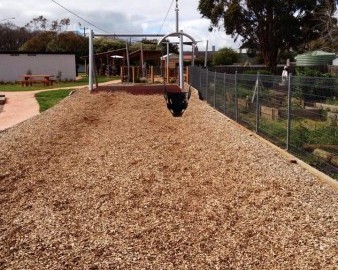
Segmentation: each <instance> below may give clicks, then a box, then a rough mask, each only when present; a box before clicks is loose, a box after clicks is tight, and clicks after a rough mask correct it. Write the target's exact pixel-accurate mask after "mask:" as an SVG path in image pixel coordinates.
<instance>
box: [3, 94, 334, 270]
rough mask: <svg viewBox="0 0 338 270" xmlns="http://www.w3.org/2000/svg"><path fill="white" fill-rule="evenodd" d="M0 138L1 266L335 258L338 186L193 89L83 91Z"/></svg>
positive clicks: (238, 264)
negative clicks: (181, 103) (170, 92)
mask: <svg viewBox="0 0 338 270" xmlns="http://www.w3.org/2000/svg"><path fill="white" fill-rule="evenodd" d="M0 142H1V144H0V145H1V147H0V164H1V166H0V206H1V208H0V213H1V216H0V243H1V245H0V269H338V267H337V265H338V203H337V198H338V197H337V195H338V191H337V189H334V188H333V187H332V186H328V185H326V184H325V183H323V182H322V181H320V180H319V179H317V178H316V177H315V176H313V175H311V174H310V173H309V172H307V171H306V170H305V169H303V168H302V167H300V166H299V165H298V164H294V163H291V162H289V161H288V160H287V159H286V158H284V157H283V156H282V155H281V154H279V153H278V152H276V151H275V150H273V149H271V148H270V147H269V146H268V145H267V144H265V143H264V142H262V141H261V140H258V139H257V138H255V136H252V134H251V133H250V132H249V131H247V130H245V129H243V128H238V127H237V126H236V125H235V124H233V123H232V122H231V121H229V120H228V119H227V118H226V117H224V116H223V115H221V114H220V113H218V112H216V111H215V110H213V109H212V108H210V107H209V106H208V105H207V104H206V103H205V102H203V101H200V100H199V99H198V97H197V94H196V93H193V95H192V98H191V100H190V104H189V107H188V110H187V111H186V112H185V114H184V115H183V117H181V118H174V117H172V116H171V114H170V112H169V111H168V110H167V109H166V106H165V101H164V98H163V96H161V95H151V96H143V95H131V94H127V93H123V92H114V93H106V92H99V93H97V94H92V95H90V94H89V93H88V91H85V90H84V89H82V90H78V91H76V92H75V93H74V94H73V95H72V96H70V97H68V98H66V99H65V100H63V101H62V102H61V103H60V104H59V105H57V106H55V107H54V108H52V109H50V110H48V111H46V112H44V113H42V114H40V115H38V116H36V117H33V118H31V119H29V120H27V121H25V122H23V123H21V124H19V125H17V126H15V127H13V128H10V129H8V130H6V131H4V132H1V133H0Z"/></svg>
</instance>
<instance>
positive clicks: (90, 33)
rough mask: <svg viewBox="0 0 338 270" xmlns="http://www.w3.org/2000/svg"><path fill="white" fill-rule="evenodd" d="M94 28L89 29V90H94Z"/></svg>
mask: <svg viewBox="0 0 338 270" xmlns="http://www.w3.org/2000/svg"><path fill="white" fill-rule="evenodd" d="M93 36H94V33H93V30H90V31H89V68H88V76H89V85H88V87H89V90H90V91H92V90H93V60H94V52H93V51H94V49H93Z"/></svg>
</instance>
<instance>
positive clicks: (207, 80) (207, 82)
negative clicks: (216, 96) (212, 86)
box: [205, 69, 209, 103]
mask: <svg viewBox="0 0 338 270" xmlns="http://www.w3.org/2000/svg"><path fill="white" fill-rule="evenodd" d="M206 74H207V75H206V77H207V78H206V91H205V99H206V101H207V103H208V88H209V71H208V69H206Z"/></svg>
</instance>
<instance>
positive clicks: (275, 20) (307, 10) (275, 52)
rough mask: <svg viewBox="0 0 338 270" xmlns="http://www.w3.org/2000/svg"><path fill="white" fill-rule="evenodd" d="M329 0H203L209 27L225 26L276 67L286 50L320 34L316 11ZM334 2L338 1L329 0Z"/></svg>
mask: <svg viewBox="0 0 338 270" xmlns="http://www.w3.org/2000/svg"><path fill="white" fill-rule="evenodd" d="M325 1H327V0H288V1H285V0H222V1H220V0H200V1H199V6H198V9H199V11H200V13H201V14H202V16H203V17H205V18H209V19H210V22H211V24H210V29H209V30H212V29H214V28H218V29H224V30H225V32H226V34H229V35H232V37H234V38H235V40H237V39H238V38H239V37H241V41H242V48H250V49H257V50H258V51H259V52H260V54H261V56H262V58H263V60H264V63H265V65H266V66H268V67H270V68H271V69H274V68H275V67H276V65H277V63H278V61H279V59H280V56H281V55H282V53H283V52H285V51H289V50H290V49H292V48H296V47H297V46H299V45H300V44H305V43H306V42H308V41H310V40H314V39H316V38H318V37H319V36H320V31H319V29H318V28H316V27H315V25H316V22H317V20H318V18H316V14H315V12H316V10H318V9H320V8H321V7H322V6H323V5H324V4H325ZM328 1H330V2H332V3H333V2H334V1H335V0H328Z"/></svg>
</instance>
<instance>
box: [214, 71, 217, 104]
mask: <svg viewBox="0 0 338 270" xmlns="http://www.w3.org/2000/svg"><path fill="white" fill-rule="evenodd" d="M216 76H217V73H216V71H215V77H214V108H216V80H217V78H216Z"/></svg>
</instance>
